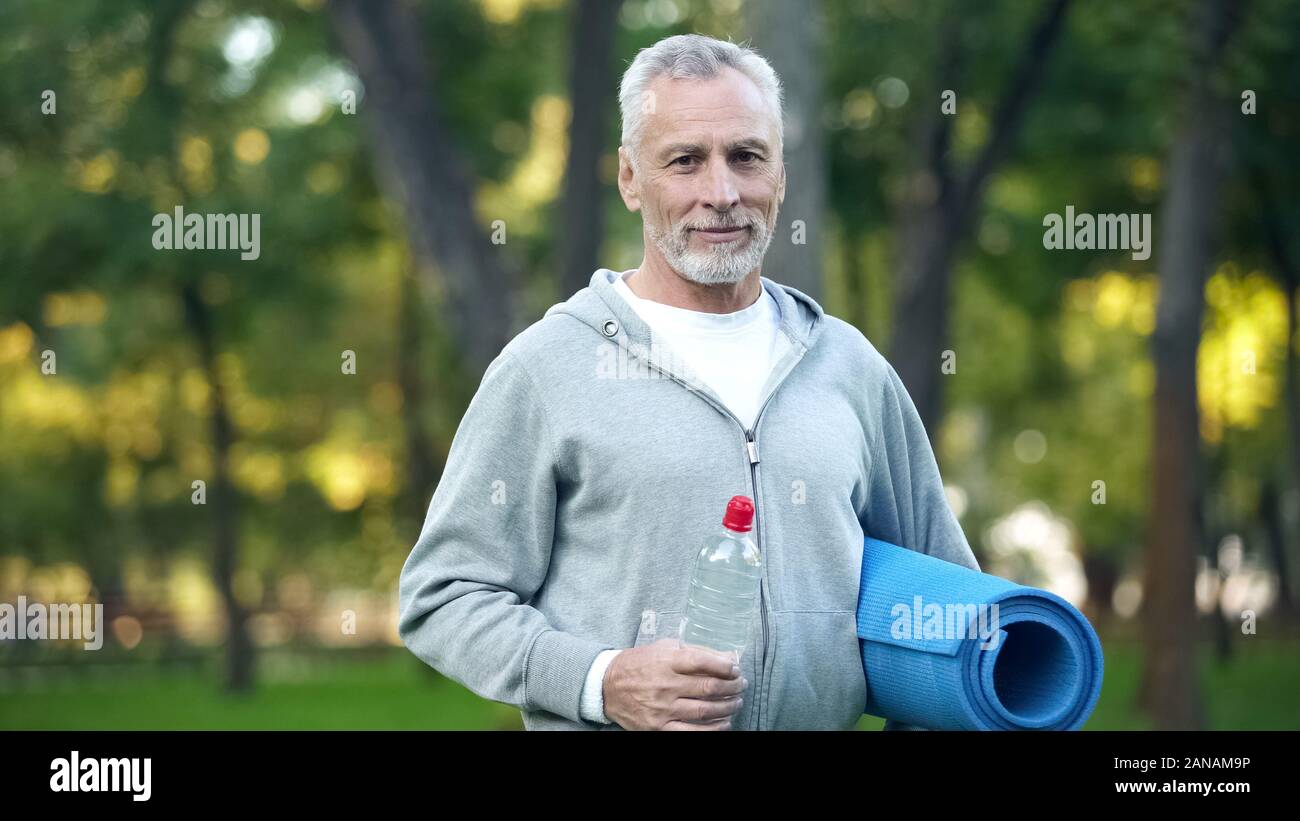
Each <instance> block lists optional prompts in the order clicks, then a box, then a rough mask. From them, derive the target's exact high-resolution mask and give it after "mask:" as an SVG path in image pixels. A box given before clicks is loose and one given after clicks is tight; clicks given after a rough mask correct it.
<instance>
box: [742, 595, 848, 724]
mask: <svg viewBox="0 0 1300 821" xmlns="http://www.w3.org/2000/svg"><path fill="white" fill-rule="evenodd" d="M772 616H773V619H774V621H775V624H776V649H775V650H774V651H773V653H772V655H771V657H770V658H769V659H768V663H769V665H770V666H771V679H770V682H769V689H768V692H767V699H766V701H765V706H764V708H763V716H762V722H763V727H764V728H765V729H767V728H770V729H774V730H849V729H852V728H853V727H854V726H855V725H856V724H857V722H858V720H859V719H860V718H861V717H862V712H863V710H864V709H866V706H867V679H866V675H865V674H864V673H863V672H862V656H861V654H860V653H859V651H858V635H857V623H856V618H855V614H854V613H853V612H852V611H847V610H846V611H843V612H826V611H807V610H794V611H789V610H788V611H784V612H781V611H778V612H774V613H772Z"/></svg>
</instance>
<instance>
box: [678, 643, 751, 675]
mask: <svg viewBox="0 0 1300 821" xmlns="http://www.w3.org/2000/svg"><path fill="white" fill-rule="evenodd" d="M672 667H673V671H674V672H678V673H683V674H686V675H706V676H716V677H718V678H740V665H738V664H736V661H735V659H734V658H732V656H731V655H730V654H728V653H720V652H718V651H717V650H707V649H705V648H703V647H694V646H692V645H689V644H687V645H682V647H681V648H680V649H679V650H678V651H677V652H676V653H674V654H673V660H672Z"/></svg>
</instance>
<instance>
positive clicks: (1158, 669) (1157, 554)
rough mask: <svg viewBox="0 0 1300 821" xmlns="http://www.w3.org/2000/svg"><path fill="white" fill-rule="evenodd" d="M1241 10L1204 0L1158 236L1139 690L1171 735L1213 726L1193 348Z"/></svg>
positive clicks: (1223, 0)
mask: <svg viewBox="0 0 1300 821" xmlns="http://www.w3.org/2000/svg"><path fill="white" fill-rule="evenodd" d="M1234 6H1235V4H1234V2H1232V0H1206V2H1204V3H1203V4H1202V5H1201V6H1200V7H1199V9H1198V11H1199V12H1200V13H1199V15H1198V19H1197V21H1196V22H1195V24H1194V25H1195V28H1194V33H1193V37H1194V38H1195V50H1196V52H1197V54H1196V57H1195V58H1194V62H1193V66H1194V68H1193V71H1194V76H1193V78H1192V84H1191V87H1190V89H1189V93H1188V98H1187V104H1186V109H1185V111H1184V112H1183V115H1184V118H1183V125H1182V128H1181V131H1180V132H1179V134H1178V135H1177V137H1176V138H1175V142H1174V146H1173V150H1172V154H1171V157H1170V161H1169V170H1168V175H1167V178H1168V180H1169V187H1168V193H1167V194H1166V197H1165V203H1164V207H1163V209H1162V213H1161V219H1160V227H1159V233H1158V234H1157V236H1159V237H1160V243H1161V244H1160V248H1161V252H1160V256H1159V262H1158V264H1157V272H1158V274H1159V277H1160V302H1159V306H1158V308H1157V312H1156V329H1155V333H1154V335H1153V336H1152V357H1153V359H1154V361H1155V369H1156V385H1155V397H1154V413H1155V420H1154V424H1153V426H1152V430H1153V432H1154V437H1153V442H1152V444H1153V452H1152V457H1151V482H1152V487H1151V501H1150V504H1151V507H1150V515H1149V517H1148V520H1147V529H1148V532H1147V547H1146V556H1145V581H1144V593H1143V620H1144V626H1145V641H1146V654H1145V657H1144V660H1143V661H1144V667H1143V684H1142V687H1141V692H1142V694H1143V696H1144V699H1145V706H1146V707H1147V708H1148V710H1149V712H1150V713H1151V717H1152V719H1153V720H1154V722H1155V725H1156V728H1157V729H1163V730H1174V729H1197V728H1200V727H1202V726H1203V724H1204V716H1203V714H1202V707H1201V692H1200V680H1199V674H1198V659H1197V640H1196V638H1197V635H1196V634H1197V616H1196V600H1195V575H1196V557H1197V554H1198V553H1199V551H1200V545H1201V538H1202V529H1201V528H1202V524H1201V520H1200V517H1199V515H1198V508H1199V500H1200V495H1201V478H1202V464H1201V460H1200V431H1199V413H1198V408H1197V395H1196V352H1197V348H1198V346H1199V343H1200V338H1201V321H1202V316H1203V313H1204V307H1205V305H1204V289H1205V278H1206V275H1207V273H1208V271H1209V269H1210V266H1211V264H1212V263H1213V248H1212V237H1213V235H1214V231H1213V229H1214V222H1215V214H1216V212H1217V206H1218V197H1219V184H1220V176H1221V168H1220V166H1221V164H1222V162H1223V155H1224V153H1225V148H1226V143H1227V140H1226V139H1225V126H1226V120H1225V111H1224V106H1223V105H1222V104H1221V102H1220V101H1219V100H1217V99H1216V98H1215V95H1214V93H1213V90H1212V87H1211V77H1212V75H1213V74H1214V73H1215V70H1216V68H1217V67H1218V65H1219V64H1220V61H1221V58H1222V54H1223V49H1224V45H1225V44H1226V42H1227V39H1228V35H1229V34H1230V33H1231V30H1232V28H1233V27H1234V26H1235V24H1236V17H1235V11H1234Z"/></svg>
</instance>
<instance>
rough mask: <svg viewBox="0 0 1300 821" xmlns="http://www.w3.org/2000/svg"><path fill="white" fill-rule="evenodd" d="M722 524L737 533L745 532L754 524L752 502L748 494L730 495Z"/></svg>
mask: <svg viewBox="0 0 1300 821" xmlns="http://www.w3.org/2000/svg"><path fill="white" fill-rule="evenodd" d="M722 526H723V527H725V528H727V529H728V530H734V531H736V532H737V533H747V532H749V529H750V528H752V527H753V526H754V503H753V502H752V501H750V498H749V497H748V496H732V497H731V501H730V502H727V513H726V515H724V516H723V517H722Z"/></svg>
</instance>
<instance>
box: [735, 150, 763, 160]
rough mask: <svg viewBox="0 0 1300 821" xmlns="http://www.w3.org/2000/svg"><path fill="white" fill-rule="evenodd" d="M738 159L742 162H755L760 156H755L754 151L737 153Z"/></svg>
mask: <svg viewBox="0 0 1300 821" xmlns="http://www.w3.org/2000/svg"><path fill="white" fill-rule="evenodd" d="M736 159H738V160H740V161H741V162H753V161H754V160H757V159H758V155H757V154H755V153H754V152H753V151H737V152H736Z"/></svg>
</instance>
